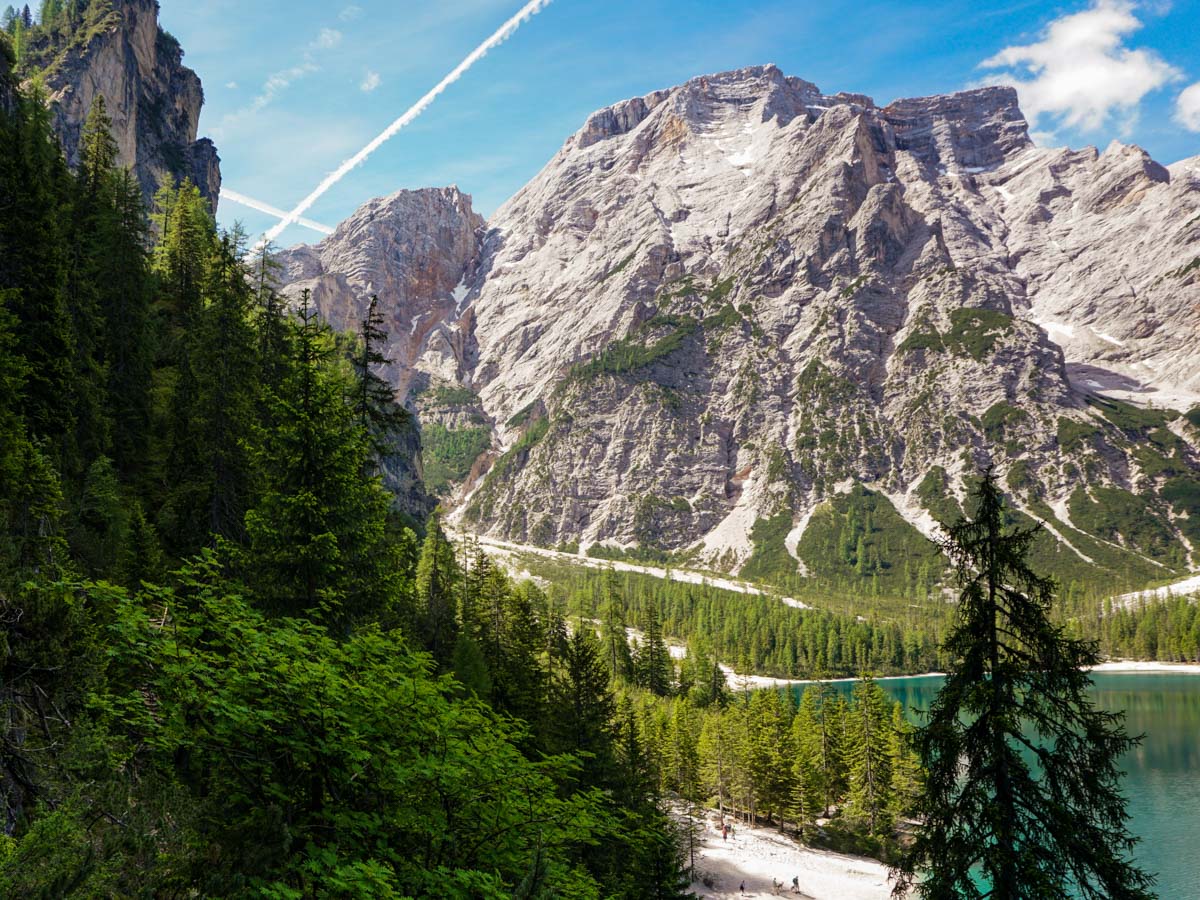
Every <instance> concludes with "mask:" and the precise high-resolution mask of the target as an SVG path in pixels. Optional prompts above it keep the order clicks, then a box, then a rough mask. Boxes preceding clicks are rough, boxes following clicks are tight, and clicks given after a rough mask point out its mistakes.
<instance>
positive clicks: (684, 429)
mask: <svg viewBox="0 0 1200 900" xmlns="http://www.w3.org/2000/svg"><path fill="white" fill-rule="evenodd" d="M1173 168H1175V169H1176V170H1177V174H1176V175H1173V174H1172V170H1171V169H1169V168H1167V167H1163V166H1161V165H1159V164H1157V163H1154V162H1153V161H1152V160H1150V159H1149V157H1148V156H1147V155H1146V154H1145V153H1144V152H1143V151H1140V150H1138V149H1137V148H1128V147H1124V146H1123V145H1119V144H1118V145H1115V146H1113V147H1110V148H1109V149H1108V150H1106V151H1104V152H1103V153H1101V152H1099V151H1096V150H1084V151H1069V150H1044V149H1041V148H1037V147H1035V146H1034V145H1033V144H1032V142H1030V140H1029V138H1028V129H1027V125H1026V122H1025V120H1024V117H1023V116H1022V115H1021V113H1020V109H1019V106H1018V103H1017V95H1016V93H1015V91H1013V90H1012V89H1011V88H1004V87H989V88H979V89H974V90H971V91H965V92H959V93H956V94H950V95H939V96H934V97H927V98H915V99H904V100H897V101H894V102H892V103H890V104H888V105H887V106H885V107H879V106H877V105H875V104H874V102H873V101H872V100H871V99H870V98H868V97H865V96H863V95H857V94H844V93H843V94H834V95H826V94H823V93H821V92H820V90H819V89H818V88H817V87H816V86H815V85H813V84H811V83H810V82H806V81H803V80H802V79H798V78H792V77H790V76H786V75H784V74H783V73H782V72H781V71H780V70H779V69H778V68H777V67H774V66H758V67H750V68H746V69H740V70H734V71H732V72H727V73H720V74H717V75H709V76H700V77H697V78H695V79H691V80H689V81H688V82H686V83H685V84H683V85H680V86H678V87H676V88H671V89H668V90H665V91H655V92H652V93H650V94H647V95H645V96H643V97H641V98H632V99H629V100H625V101H621V102H620V103H617V104H614V105H613V106H610V107H606V108H605V109H603V110H599V111H597V112H596V113H593V114H592V115H591V116H590V117H589V118H588V119H587V120H586V121H585V123H584V125H583V126H582V127H581V128H580V129H579V130H578V131H576V132H575V134H573V135H571V136H570V137H568V138H567V140H566V141H565V142H564V144H563V147H562V149H560V150H559V151H558V153H556V154H555V156H554V157H553V158H552V159H551V160H550V161H549V162H548V163H547V164H546V166H545V167H543V169H542V170H541V172H539V173H538V175H536V176H535V177H534V178H533V179H532V180H531V181H530V182H529V183H528V184H527V185H525V186H524V187H523V188H522V189H521V190H519V191H518V192H517V193H516V194H515V195H514V196H513V197H512V198H511V199H510V200H509V201H507V202H506V203H505V204H503V205H502V206H501V207H500V208H499V209H498V210H497V211H496V213H495V214H494V215H493V216H492V217H491V219H490V220H489V221H488V222H487V223H486V228H483V229H481V228H479V227H478V226H477V225H476V226H475V227H474V228H473V229H472V233H473V234H476V239H477V242H478V248H479V249H478V253H477V255H475V256H472V257H469V258H459V257H454V258H453V259H451V258H449V257H446V260H444V261H440V262H438V264H437V265H439V266H441V265H443V262H448V263H449V265H450V268H451V270H454V269H455V268H457V270H458V271H459V272H460V273H461V282H460V283H459V288H460V292H461V291H462V290H465V294H462V295H461V296H460V297H459V299H457V300H456V301H455V302H454V303H453V305H452V306H451V304H449V303H448V301H447V300H445V299H440V300H437V301H436V303H433V304H431V305H429V306H428V307H427V313H422V315H423V316H424V315H426V314H428V316H429V319H428V321H430V322H434V323H435V324H433V325H432V327H429V328H428V329H427V330H426V321H427V320H425V319H424V318H423V319H422V320H421V322H422V324H421V329H422V332H423V334H425V335H432V336H433V337H432V339H430V340H428V341H427V340H426V338H422V339H421V342H420V344H419V345H418V347H419V350H418V352H416V353H415V356H413V359H412V362H411V363H409V364H408V365H409V366H410V374H409V375H408V376H406V377H405V379H404V385H405V387H406V389H407V390H409V393H410V397H413V398H414V404H415V406H416V407H417V408H418V409H419V410H420V411H421V414H422V421H423V422H425V423H427V425H428V424H431V423H432V424H436V425H439V426H440V427H442V428H443V429H444V430H448V431H451V432H454V431H462V430H463V426H464V424H466V423H468V422H470V423H471V424H469V425H468V427H471V428H487V429H489V430H490V433H491V437H492V439H493V440H492V448H491V449H490V450H487V451H485V452H483V453H482V454H481V455H480V456H479V457H478V458H477V459H474V460H470V461H468V464H466V465H461V466H460V474H461V478H462V480H464V481H465V482H466V484H465V486H464V488H463V490H462V491H461V492H459V493H458V494H457V495H456V497H457V499H456V503H457V507H458V513H459V515H461V516H462V517H463V518H464V520H465V521H466V522H467V523H469V524H471V525H473V526H474V527H476V528H479V529H480V530H481V531H484V532H486V533H488V534H492V535H495V536H501V537H507V538H512V539H518V540H525V541H528V542H531V543H535V544H541V545H544V546H556V545H560V544H564V545H568V546H569V545H573V544H576V543H578V544H582V545H584V546H587V545H591V544H595V545H608V546H609V547H610V551H612V552H617V551H624V552H634V553H647V552H649V553H654V554H680V553H683V554H685V555H687V556H688V557H689V558H698V559H700V560H702V561H704V562H705V563H706V564H708V565H717V566H720V567H722V568H726V569H730V570H734V571H737V570H739V569H743V568H744V567H746V566H747V565H749V566H750V567H751V569H752V570H756V571H757V570H763V571H769V572H771V573H773V576H774V577H791V576H793V575H796V574H798V573H799V572H802V571H816V572H818V574H819V572H820V570H821V569H824V570H825V573H826V575H827V576H828V577H833V576H832V575H831V573H837V572H841V571H842V570H846V569H847V567H848V571H853V572H854V573H856V577H859V578H864V577H865V578H870V577H884V578H888V577H899V574H898V570H899V568H900V561H899V560H898V559H895V560H885V559H884V558H883V556H881V555H879V554H878V553H877V554H876V556H874V557H872V559H870V560H868V561H867V563H866V564H865V565H863V564H861V563H860V562H859V560H858V558H857V555H856V554H857V549H858V548H857V547H856V548H851V549H849V550H845V549H844V548H843V549H841V550H839V549H837V548H836V547H834V545H836V544H837V540H836V535H835V536H834V538H830V539H826V537H827V536H826V537H822V535H825V534H826V532H827V531H829V529H831V528H832V529H834V530H836V529H837V528H838V527H847V528H851V530H854V529H859V530H861V528H862V522H861V521H860V519H861V509H860V507H863V508H865V506H868V505H869V506H871V507H872V509H876V508H877V507H878V508H877V509H876V513H875V514H874V515H875V516H876V517H877V518H878V517H882V518H887V519H888V520H889V521H892V520H893V519H896V520H898V521H897V522H896V523H895V527H894V528H892V529H891V530H892V531H893V532H894V534H892V533H889V534H885V535H884V538H888V539H890V540H891V541H892V543H899V544H904V543H905V542H906V541H908V540H909V539H908V538H906V537H904V534H905V533H906V532H905V531H904V529H906V528H907V529H909V530H912V531H914V532H915V533H923V534H928V533H930V532H931V531H932V528H933V524H934V523H935V522H936V521H937V518H938V515H939V514H941V515H943V516H944V515H945V514H946V508H947V506H948V505H953V504H956V503H958V502H959V500H961V497H962V487H961V485H962V482H963V479H964V478H965V477H969V476H970V475H971V474H972V473H974V472H975V471H977V470H978V468H979V467H981V466H983V465H986V464H988V463H994V464H996V465H997V466H998V467H999V468H1000V469H1001V471H1002V472H1003V473H1005V475H1006V477H1007V478H1008V482H1009V488H1010V491H1012V493H1013V495H1014V499H1015V500H1016V502H1017V506H1018V507H1019V508H1020V509H1022V510H1023V512H1024V514H1025V515H1026V516H1028V517H1030V518H1031V519H1038V520H1041V521H1043V522H1045V523H1047V525H1048V526H1049V529H1050V531H1051V533H1052V534H1054V535H1057V538H1056V539H1055V541H1054V546H1053V547H1051V546H1047V547H1046V548H1045V552H1046V553H1047V554H1048V555H1055V556H1058V557H1061V558H1059V559H1057V560H1056V565H1058V566H1059V568H1060V569H1061V570H1062V571H1063V572H1064V573H1066V575H1068V576H1069V577H1084V575H1085V573H1084V572H1083V571H1082V567H1083V564H1084V563H1085V560H1092V562H1093V563H1096V564H1097V568H1098V570H1103V571H1104V572H1106V573H1107V574H1106V575H1105V577H1113V574H1114V573H1119V577H1121V578H1123V579H1127V580H1129V581H1138V580H1148V579H1150V578H1152V577H1155V576H1164V575H1166V574H1169V573H1170V572H1174V571H1183V570H1185V569H1187V568H1188V566H1189V565H1190V564H1191V562H1192V561H1191V559H1190V549H1191V543H1190V541H1191V538H1189V537H1188V536H1187V534H1186V533H1185V532H1193V526H1192V524H1191V522H1190V517H1191V513H1190V510H1191V508H1192V506H1193V505H1194V504H1193V501H1192V500H1191V499H1190V498H1191V497H1192V493H1191V492H1192V485H1193V484H1194V483H1195V482H1194V479H1195V476H1196V473H1197V471H1200V469H1198V467H1197V455H1196V433H1195V430H1194V426H1193V424H1191V423H1190V422H1189V421H1188V420H1187V419H1179V418H1178V417H1170V416H1166V415H1165V414H1162V415H1155V414H1153V413H1144V414H1143V412H1142V411H1139V410H1137V409H1136V408H1134V407H1125V406H1124V405H1122V404H1121V403H1120V402H1119V401H1120V400H1122V399H1133V398H1139V397H1145V396H1149V397H1150V398H1151V399H1158V400H1160V401H1162V400H1163V399H1169V400H1171V401H1172V402H1173V403H1175V405H1180V406H1183V407H1184V408H1185V409H1186V408H1187V407H1188V406H1190V405H1191V404H1192V403H1194V402H1195V401H1196V399H1197V395H1196V390H1197V388H1198V387H1200V384H1198V383H1197V381H1196V379H1195V377H1194V376H1192V375H1191V374H1190V373H1191V372H1192V371H1195V370H1194V369H1192V368H1190V363H1189V360H1190V359H1191V358H1192V357H1193V356H1194V351H1192V350H1191V349H1190V345H1189V344H1188V337H1189V335H1190V334H1194V329H1195V312H1194V310H1192V309H1190V308H1189V306H1188V304H1190V303H1192V302H1194V299H1195V300H1200V296H1197V279H1196V277H1195V274H1194V271H1193V270H1191V269H1187V265H1188V263H1187V260H1186V259H1185V258H1182V257H1183V254H1184V253H1185V252H1186V249H1187V247H1188V246H1189V244H1190V241H1191V240H1192V238H1189V237H1188V235H1189V234H1191V231H1189V230H1188V229H1191V230H1192V231H1195V230H1196V223H1197V222H1200V216H1197V213H1198V212H1200V190H1198V189H1197V184H1196V183H1195V180H1194V178H1193V176H1192V174H1191V169H1190V165H1188V164H1187V161H1183V163H1181V164H1176V166H1175V167H1173ZM377 211H378V210H377ZM1185 214H1186V215H1185ZM356 215H357V214H356ZM1193 217H1195V219H1194V221H1190V223H1189V220H1192V219H1193ZM353 218H354V217H352V219H353ZM1076 221H1083V222H1084V223H1085V225H1086V232H1081V231H1080V230H1079V227H1078V226H1077V225H1074V224H1073V223H1075V222H1076ZM1177 222H1179V223H1189V224H1184V225H1183V226H1182V227H1178V226H1177ZM1151 226H1153V227H1151ZM397 227H406V228H414V227H416V228H420V227H423V226H422V225H421V224H420V223H414V222H412V221H411V220H410V221H408V222H406V223H405V224H404V225H403V226H401V225H400V224H399V223H397ZM1164 232H1166V233H1165V234H1164ZM335 244H337V236H336V235H335V236H334V238H330V239H327V241H325V242H322V244H321V245H318V246H319V247H320V246H327V247H332V246H333V245H335ZM1048 248H1049V249H1048ZM303 252H306V251H289V252H285V254H284V258H285V260H287V259H290V258H294V257H295V255H296V254H298V253H303ZM1171 254H1179V258H1175V257H1174V256H1172V255H1171ZM438 259H439V260H441V259H442V258H441V257H438ZM1118 276H1120V277H1118ZM448 278H449V276H446V278H445V279H443V280H448ZM1122 279H1124V280H1126V281H1129V282H1130V283H1131V285H1132V286H1131V288H1130V290H1131V291H1134V292H1135V293H1138V294H1139V296H1140V297H1141V301H1140V303H1139V304H1137V305H1135V304H1133V303H1130V302H1129V300H1128V298H1127V297H1124V296H1122V294H1121V293H1120V292H1118V291H1116V290H1115V289H1113V288H1112V287H1111V283H1112V282H1117V283H1120V282H1121V280H1122ZM381 300H382V301H383V302H385V305H386V303H387V302H388V301H387V298H386V297H385V296H384V295H383V294H381ZM339 302H342V303H347V304H351V305H352V304H355V303H361V302H362V301H361V299H359V298H358V297H357V296H350V295H346V296H345V297H343V298H342V300H341V301H339ZM412 302H414V297H413V296H411V295H410V296H409V297H408V299H407V300H406V303H408V304H409V305H410V306H411V304H412ZM417 302H418V306H419V305H420V304H419V299H418V300H417ZM407 309H408V307H407V306H406V310H407ZM413 309H416V307H413ZM406 314H407V313H406ZM414 333H415V332H414ZM448 333H449V334H453V336H454V338H453V340H446V339H445V336H446V334H448ZM1052 335H1053V336H1054V337H1056V338H1058V341H1056V340H1052V338H1051V336H1052ZM1139 335H1140V336H1139ZM1059 341H1061V344H1060V343H1059ZM1118 343H1119V344H1120V346H1118ZM1064 346H1065V347H1066V349H1067V350H1068V351H1069V352H1070V358H1068V356H1067V355H1066V354H1065V353H1064ZM1168 360H1169V362H1168ZM1156 367H1157V368H1156ZM1147 373H1149V374H1147ZM414 375H419V376H420V377H419V378H414ZM1139 376H1140V377H1139ZM397 383H399V380H397ZM427 384H428V385H433V386H437V385H442V386H443V390H442V394H440V395H438V396H439V398H440V399H439V400H438V402H432V400H433V398H432V397H431V395H430V393H429V391H428V390H426V387H425V385H427ZM414 388H415V389H414ZM449 388H453V389H454V390H456V391H458V393H457V394H454V392H453V391H450V392H449V393H447V390H448V389H449ZM447 397H451V399H456V400H457V401H458V402H457V403H450V404H447V403H445V402H442V401H444V400H446V399H447ZM1180 401H1182V402H1180ZM939 473H940V474H939ZM931 478H932V482H931ZM934 482H936V484H935V483H934ZM854 485H862V486H863V489H864V490H866V492H867V494H869V495H870V496H876V497H884V498H886V504H887V506H890V507H891V510H892V511H891V512H888V511H887V510H886V509H883V508H882V507H879V501H878V500H870V499H869V498H868V497H867V496H866V495H864V494H862V493H861V492H859V493H856V491H857V489H855V488H854ZM1172 485H1173V487H1172ZM1105 491H1115V492H1117V493H1116V494H1114V496H1116V497H1117V498H1118V500H1117V501H1112V498H1111V497H1108V495H1107V494H1104V493H1103V492H1105ZM1164 491H1166V494H1167V495H1169V496H1166V495H1164ZM1098 492H1100V493H1098ZM838 498H842V499H841V500H839V499H838ZM1130 498H1134V499H1130ZM1172 498H1173V499H1172ZM1110 501H1112V502H1116V504H1117V505H1118V506H1120V507H1121V508H1122V509H1124V510H1125V514H1123V516H1122V517H1119V518H1122V521H1121V522H1119V523H1116V524H1114V523H1113V522H1110V521H1108V520H1107V518H1106V515H1105V510H1106V509H1107V508H1108V507H1109V506H1111V502H1110ZM847 504H849V506H848V507H847V508H846V510H843V511H842V512H838V507H839V506H846V505H847ZM939 510H940V512H939ZM1135 510H1141V512H1138V513H1136V514H1135ZM1143 514H1144V520H1143ZM1196 514H1197V516H1200V508H1198V509H1197V512H1196ZM1110 518H1111V517H1110ZM839 522H840V523H841V525H838V523H839ZM775 523H778V524H775ZM875 524H877V519H876V520H873V521H872V526H871V527H872V528H873V527H874V526H875ZM785 525H786V526H787V527H784V526H785ZM851 526H852V527H851ZM889 528H891V526H889ZM886 530H887V529H885V531H886ZM806 535H807V537H806ZM860 536H861V535H860ZM884 543H887V541H886V540H884ZM905 545H906V546H907V544H905ZM871 546H872V541H871V540H869V539H868V540H867V541H866V552H867V553H868V555H870V554H871V553H872V551H871ZM913 546H915V545H913ZM885 549H886V553H885V554H884V555H888V554H890V555H891V556H895V555H896V554H895V552H894V548H892V547H888V548H885ZM880 552H882V551H880ZM830 556H834V557H838V558H840V559H841V561H840V562H838V561H836V560H835V562H834V563H829V562H828V560H826V557H830ZM1100 558H1103V560H1104V561H1103V562H1102V563H1097V562H1096V561H1097V559H1100ZM1072 560H1074V561H1075V562H1072ZM1131 573H1136V574H1131ZM843 574H844V573H843Z"/></svg>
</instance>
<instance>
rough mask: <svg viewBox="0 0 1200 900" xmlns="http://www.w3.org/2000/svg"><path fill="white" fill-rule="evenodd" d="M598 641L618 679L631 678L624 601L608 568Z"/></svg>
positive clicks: (611, 670)
mask: <svg viewBox="0 0 1200 900" xmlns="http://www.w3.org/2000/svg"><path fill="white" fill-rule="evenodd" d="M600 642H601V644H602V645H603V647H604V662H605V664H606V665H607V666H608V670H609V671H610V672H612V673H613V677H615V678H616V679H617V680H618V681H632V680H633V655H632V654H631V653H630V650H629V632H628V631H627V630H626V625H625V601H624V598H623V597H621V593H620V589H619V587H618V586H617V576H616V574H615V573H614V572H613V571H612V570H609V571H608V572H606V573H605V577H604V603H603V605H602V606H601V608H600Z"/></svg>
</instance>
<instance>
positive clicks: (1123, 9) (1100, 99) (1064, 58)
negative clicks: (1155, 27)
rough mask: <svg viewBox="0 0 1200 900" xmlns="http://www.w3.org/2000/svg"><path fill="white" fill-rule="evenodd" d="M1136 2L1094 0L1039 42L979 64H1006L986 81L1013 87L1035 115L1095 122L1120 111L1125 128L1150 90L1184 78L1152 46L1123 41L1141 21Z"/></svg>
mask: <svg viewBox="0 0 1200 900" xmlns="http://www.w3.org/2000/svg"><path fill="white" fill-rule="evenodd" d="M1135 9H1136V6H1135V4H1134V3H1133V2H1130V0H1092V4H1091V6H1089V7H1088V8H1087V9H1085V10H1084V11H1083V12H1078V13H1072V14H1071V15H1066V16H1062V17H1061V18H1058V19H1055V20H1054V21H1053V22H1051V23H1050V24H1049V25H1048V26H1047V27H1046V29H1045V30H1044V31H1043V32H1042V34H1041V40H1039V41H1037V42H1036V43H1033V44H1025V45H1022V46H1013V47H1005V48H1004V49H1003V50H1001V51H1000V52H999V53H997V54H996V55H995V56H992V57H990V58H989V59H985V60H984V61H983V62H982V63H981V64H980V66H981V67H982V68H985V69H1001V68H1003V69H1007V70H1008V71H1007V72H1005V73H1003V74H1000V75H997V76H995V77H993V78H989V79H988V80H989V81H990V82H992V83H1000V84H1011V85H1013V86H1014V87H1016V88H1017V91H1018V92H1019V94H1020V96H1021V107H1022V109H1023V110H1024V111H1025V114H1026V115H1027V116H1029V119H1030V121H1031V122H1034V123H1036V122H1037V120H1038V119H1039V118H1041V117H1042V116H1048V117H1050V118H1051V119H1054V120H1055V124H1056V125H1057V126H1059V127H1066V128H1083V129H1098V128H1100V127H1102V126H1103V125H1104V124H1105V123H1106V122H1107V121H1108V120H1109V118H1110V117H1112V116H1114V115H1117V116H1120V117H1121V119H1122V122H1123V124H1124V125H1125V126H1126V127H1128V126H1129V125H1130V124H1131V123H1132V122H1133V121H1135V118H1136V115H1137V106H1138V104H1139V103H1140V102H1141V100H1142V98H1143V97H1145V96H1146V94H1148V93H1150V92H1151V91H1154V90H1157V89H1158V88H1161V87H1162V86H1163V85H1165V84H1167V83H1169V82H1171V81H1175V80H1177V79H1178V78H1180V77H1181V76H1180V72H1179V70H1178V69H1176V68H1175V67H1174V66H1172V65H1170V64H1169V63H1167V62H1166V61H1165V60H1163V59H1162V58H1161V57H1160V56H1159V55H1158V54H1157V53H1155V52H1154V51H1153V50H1148V49H1144V48H1131V47H1127V46H1125V39H1126V37H1127V36H1128V35H1130V34H1133V33H1134V32H1136V31H1138V30H1139V29H1140V28H1141V27H1142V23H1141V21H1139V19H1138V17H1137V16H1136V15H1135V14H1134V10H1135Z"/></svg>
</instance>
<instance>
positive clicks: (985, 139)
mask: <svg viewBox="0 0 1200 900" xmlns="http://www.w3.org/2000/svg"><path fill="white" fill-rule="evenodd" d="M882 116H883V118H884V119H885V120H886V121H887V122H888V123H889V124H890V125H891V126H892V128H893V129H894V130H895V136H896V147H897V149H900V150H907V151H909V152H911V153H913V154H914V155H915V156H917V157H919V158H920V159H922V160H923V161H925V162H926V163H928V164H930V165H932V166H935V167H940V168H941V169H944V170H945V171H949V172H961V171H969V170H977V171H978V170H982V169H988V168H992V167H994V166H997V165H1000V164H1001V163H1002V162H1004V161H1005V160H1006V159H1008V158H1009V157H1011V156H1013V155H1014V154H1016V153H1019V152H1021V151H1022V150H1025V149H1027V148H1028V147H1031V146H1032V142H1031V141H1030V139H1029V125H1028V123H1027V122H1026V121H1025V116H1024V115H1023V114H1022V112H1021V108H1020V106H1019V105H1018V103H1017V92H1016V90H1014V89H1013V88H1011V87H984V88H978V89H976V90H971V91H960V92H958V93H954V94H941V95H938V96H934V97H918V98H916V99H912V100H897V101H895V102H893V103H890V104H888V105H887V106H886V107H884V109H883V110H882Z"/></svg>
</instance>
